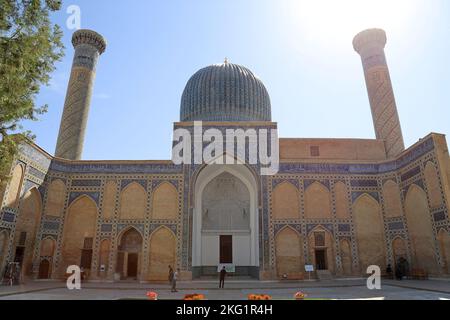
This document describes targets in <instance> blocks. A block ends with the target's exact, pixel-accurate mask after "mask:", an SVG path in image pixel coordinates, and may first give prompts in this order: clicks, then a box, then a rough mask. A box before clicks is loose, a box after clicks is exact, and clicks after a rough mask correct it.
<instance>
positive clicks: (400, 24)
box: [288, 0, 421, 45]
mask: <svg viewBox="0 0 450 320" xmlns="http://www.w3.org/2000/svg"><path fill="white" fill-rule="evenodd" d="M420 2H421V1H420V0H292V1H291V2H290V5H289V8H288V10H289V13H288V14H289V15H290V16H291V18H292V21H293V23H294V24H296V25H297V27H298V28H301V32H303V33H304V35H305V36H306V37H308V38H309V40H313V41H318V42H324V43H325V44H326V45H331V44H336V45H339V44H342V43H344V44H345V45H348V41H349V39H350V41H351V39H352V38H353V36H354V35H356V33H358V32H359V31H362V30H364V29H367V28H373V27H379V28H382V29H384V30H386V31H387V32H392V31H396V32H397V31H403V30H404V29H405V28H408V26H410V25H411V23H413V22H414V16H415V14H416V13H417V12H419V11H420Z"/></svg>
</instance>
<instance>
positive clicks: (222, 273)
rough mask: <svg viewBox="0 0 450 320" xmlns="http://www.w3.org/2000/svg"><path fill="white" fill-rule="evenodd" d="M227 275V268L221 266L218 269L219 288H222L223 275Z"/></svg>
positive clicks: (223, 284)
mask: <svg viewBox="0 0 450 320" xmlns="http://www.w3.org/2000/svg"><path fill="white" fill-rule="evenodd" d="M226 275H227V270H226V268H225V267H223V268H222V270H221V271H220V281H219V288H221V289H223V288H224V286H225V276H226Z"/></svg>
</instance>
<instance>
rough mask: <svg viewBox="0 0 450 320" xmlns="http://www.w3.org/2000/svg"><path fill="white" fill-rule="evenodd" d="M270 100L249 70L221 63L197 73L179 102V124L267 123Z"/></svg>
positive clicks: (269, 112)
mask: <svg viewBox="0 0 450 320" xmlns="http://www.w3.org/2000/svg"><path fill="white" fill-rule="evenodd" d="M271 118H272V116H271V106H270V98H269V94H268V93H267V90H266V88H265V87H264V84H263V83H262V82H261V80H259V79H258V78H257V77H256V76H255V75H254V74H253V73H252V72H251V71H250V70H249V69H247V68H245V67H243V66H240V65H236V64H232V63H228V62H225V63H223V64H216V65H212V66H209V67H206V68H203V69H201V70H199V71H198V72H197V73H195V74H194V75H193V76H192V78H191V79H190V80H189V81H188V83H187V85H186V88H185V89H184V92H183V96H182V99H181V111H180V120H181V121H271Z"/></svg>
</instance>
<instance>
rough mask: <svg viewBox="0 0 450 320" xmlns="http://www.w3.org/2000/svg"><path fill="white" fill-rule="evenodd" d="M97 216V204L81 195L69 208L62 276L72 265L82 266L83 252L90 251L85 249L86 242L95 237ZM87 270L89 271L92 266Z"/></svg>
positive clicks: (62, 255)
mask: <svg viewBox="0 0 450 320" xmlns="http://www.w3.org/2000/svg"><path fill="white" fill-rule="evenodd" d="M97 214H98V209H97V204H96V203H95V201H94V200H92V198H91V197H89V196H87V195H81V196H80V197H78V198H77V199H75V200H74V201H73V202H72V203H71V205H70V206H69V208H68V210H67V215H66V217H65V222H64V232H63V241H62V249H61V258H62V262H61V263H60V267H61V271H60V273H61V275H64V274H65V270H66V269H67V267H68V266H70V265H79V266H80V265H82V263H81V262H82V261H81V260H82V259H81V254H82V250H83V249H89V248H85V242H86V241H85V240H87V239H94V237H95V230H96V225H97ZM88 242H89V241H88ZM85 269H88V270H89V269H90V266H86V268H85ZM88 270H86V271H88Z"/></svg>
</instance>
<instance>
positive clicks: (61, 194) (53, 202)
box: [45, 179, 66, 217]
mask: <svg viewBox="0 0 450 320" xmlns="http://www.w3.org/2000/svg"><path fill="white" fill-rule="evenodd" d="M65 201H66V184H65V183H64V181H62V180H61V179H56V180H53V181H52V182H51V183H50V186H49V188H48V191H47V205H46V208H45V214H46V215H48V216H53V217H60V216H61V215H62V213H63V210H64V203H65Z"/></svg>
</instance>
